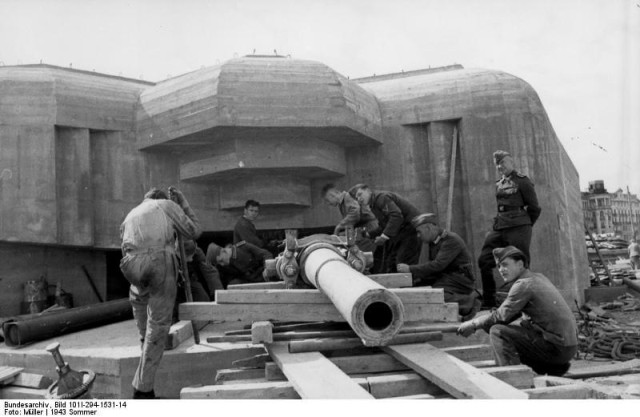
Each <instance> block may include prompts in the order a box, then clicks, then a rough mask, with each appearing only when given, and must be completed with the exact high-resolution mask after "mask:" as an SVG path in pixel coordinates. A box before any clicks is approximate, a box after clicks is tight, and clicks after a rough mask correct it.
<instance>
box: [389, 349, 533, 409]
mask: <svg viewBox="0 0 640 417" xmlns="http://www.w3.org/2000/svg"><path fill="white" fill-rule="evenodd" d="M382 349H383V350H384V351H385V352H387V353H389V354H390V355H392V356H393V357H394V358H396V359H398V360H399V361H400V362H402V363H404V364H405V365H407V366H409V367H411V368H412V369H413V370H415V371H416V372H417V373H419V374H420V375H422V376H423V377H425V378H426V379H428V380H429V381H431V382H433V383H435V384H436V385H438V386H439V387H441V388H442V389H443V390H444V391H446V392H447V393H449V394H451V395H453V396H454V397H456V398H498V399H507V398H514V399H526V398H527V396H526V394H523V393H522V391H519V390H518V389H516V388H514V387H512V386H511V385H509V384H507V383H505V382H502V381H500V380H499V379H497V378H495V377H493V376H491V375H489V374H488V373H486V372H484V371H483V370H480V369H477V368H474V367H473V366H471V365H469V364H467V363H465V362H463V361H461V360H460V359H458V358H455V357H453V356H451V355H449V354H448V353H446V352H442V351H441V350H439V349H437V348H435V347H433V346H432V345H430V344H428V343H421V344H411V345H397V346H385V347H383V348H382Z"/></svg>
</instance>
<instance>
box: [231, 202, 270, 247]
mask: <svg viewBox="0 0 640 417" xmlns="http://www.w3.org/2000/svg"><path fill="white" fill-rule="evenodd" d="M259 213H260V203H259V202H257V201H256V200H247V202H246V203H244V213H243V215H242V217H240V218H239V219H238V221H237V222H236V225H235V226H234V228H233V243H239V242H242V241H244V242H248V243H251V244H253V245H256V246H257V247H259V248H264V242H263V241H262V239H260V237H258V231H257V230H256V226H255V224H253V222H254V221H255V220H256V219H257V218H258V214H259Z"/></svg>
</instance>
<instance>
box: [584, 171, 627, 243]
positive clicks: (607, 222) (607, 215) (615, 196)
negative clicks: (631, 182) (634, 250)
mask: <svg viewBox="0 0 640 417" xmlns="http://www.w3.org/2000/svg"><path fill="white" fill-rule="evenodd" d="M582 208H583V210H584V218H585V222H586V225H587V228H588V229H589V231H590V232H591V233H596V234H606V233H610V234H614V235H616V236H620V237H622V238H623V239H625V240H629V239H631V238H632V237H637V234H638V230H639V229H640V200H638V196H637V195H636V194H630V193H628V192H626V191H623V190H622V189H621V188H618V190H617V191H616V192H614V193H609V192H608V191H607V189H606V188H605V186H604V181H602V180H596V181H591V182H589V190H588V191H585V192H582Z"/></svg>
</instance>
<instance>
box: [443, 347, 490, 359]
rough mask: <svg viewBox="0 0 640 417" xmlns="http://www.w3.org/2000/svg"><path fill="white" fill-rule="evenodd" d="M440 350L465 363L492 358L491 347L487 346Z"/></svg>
mask: <svg viewBox="0 0 640 417" xmlns="http://www.w3.org/2000/svg"><path fill="white" fill-rule="evenodd" d="M440 350H441V351H443V352H447V353H448V354H449V355H451V356H454V357H456V358H458V359H460V360H463V361H465V362H472V361H484V360H489V359H491V358H493V350H492V349H491V345H487V344H479V345H468V346H452V347H447V348H441V349H440ZM494 363H495V362H494Z"/></svg>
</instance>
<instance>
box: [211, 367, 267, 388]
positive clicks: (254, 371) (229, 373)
mask: <svg viewBox="0 0 640 417" xmlns="http://www.w3.org/2000/svg"><path fill="white" fill-rule="evenodd" d="M264 374H265V371H264V370H262V369H258V368H249V369H220V370H218V371H217V372H216V379H215V381H216V384H220V383H222V382H228V381H238V380H242V379H254V378H263V377H264Z"/></svg>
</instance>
